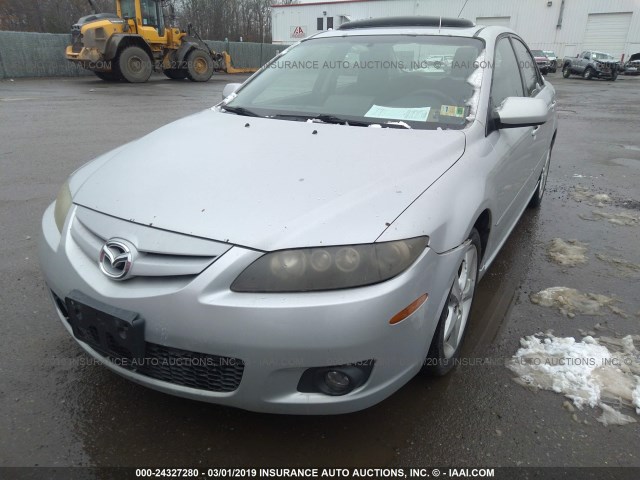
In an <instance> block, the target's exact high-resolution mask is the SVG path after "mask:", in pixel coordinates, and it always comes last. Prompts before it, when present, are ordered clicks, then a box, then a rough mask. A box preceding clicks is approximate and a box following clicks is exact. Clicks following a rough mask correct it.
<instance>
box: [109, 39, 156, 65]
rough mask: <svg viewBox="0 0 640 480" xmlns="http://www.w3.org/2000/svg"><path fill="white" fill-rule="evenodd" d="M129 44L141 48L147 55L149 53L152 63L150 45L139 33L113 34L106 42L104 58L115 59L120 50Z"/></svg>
mask: <svg viewBox="0 0 640 480" xmlns="http://www.w3.org/2000/svg"><path fill="white" fill-rule="evenodd" d="M130 46H136V47H140V48H142V49H143V50H144V51H145V52H146V53H147V55H149V60H150V61H151V62H152V63H153V52H152V51H151V47H150V46H149V44H148V43H147V42H146V41H145V39H144V38H142V36H141V35H113V36H112V37H111V38H110V39H109V42H108V43H107V48H106V51H105V58H106V59H107V60H113V59H116V58H118V56H119V55H120V52H122V50H124V49H125V48H127V47H130Z"/></svg>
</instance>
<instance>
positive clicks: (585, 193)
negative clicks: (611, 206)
mask: <svg viewBox="0 0 640 480" xmlns="http://www.w3.org/2000/svg"><path fill="white" fill-rule="evenodd" d="M574 176H575V175H574ZM571 197H572V198H573V199H574V200H575V201H576V202H587V203H590V204H597V205H598V206H604V205H603V204H604V203H606V202H610V201H611V197H610V196H609V195H607V194H606V193H594V192H591V191H589V190H587V189H586V188H584V187H583V186H582V185H577V186H576V187H575V188H574V189H573V191H572V192H571Z"/></svg>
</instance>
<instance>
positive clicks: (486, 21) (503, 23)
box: [476, 17, 511, 28]
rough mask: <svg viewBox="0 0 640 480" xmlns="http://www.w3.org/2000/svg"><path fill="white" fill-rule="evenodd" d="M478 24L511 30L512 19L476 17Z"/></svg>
mask: <svg viewBox="0 0 640 480" xmlns="http://www.w3.org/2000/svg"><path fill="white" fill-rule="evenodd" d="M476 24H478V25H497V26H499V27H508V28H511V17H476Z"/></svg>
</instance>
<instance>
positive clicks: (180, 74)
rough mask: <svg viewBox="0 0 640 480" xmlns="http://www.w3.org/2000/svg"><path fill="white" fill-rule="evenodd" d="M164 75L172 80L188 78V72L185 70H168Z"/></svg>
mask: <svg viewBox="0 0 640 480" xmlns="http://www.w3.org/2000/svg"><path fill="white" fill-rule="evenodd" d="M163 73H164V74H165V75H166V76H167V77H169V78H170V79H171V80H184V79H185V78H187V71H186V70H185V69H184V68H167V69H166V70H163Z"/></svg>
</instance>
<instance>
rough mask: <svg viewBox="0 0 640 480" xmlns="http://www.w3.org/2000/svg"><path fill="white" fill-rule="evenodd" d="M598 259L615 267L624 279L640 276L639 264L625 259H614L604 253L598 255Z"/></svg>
mask: <svg viewBox="0 0 640 480" xmlns="http://www.w3.org/2000/svg"><path fill="white" fill-rule="evenodd" d="M596 258H597V259H598V260H601V261H603V262H605V263H607V264H609V265H611V266H612V267H614V268H615V269H616V271H617V272H618V273H619V274H620V276H622V277H634V276H640V265H638V264H637V263H632V262H628V261H627V260H625V259H624V258H620V257H612V256H611V255H606V254H604V253H596Z"/></svg>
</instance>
